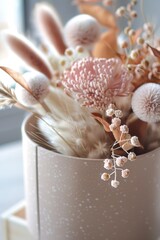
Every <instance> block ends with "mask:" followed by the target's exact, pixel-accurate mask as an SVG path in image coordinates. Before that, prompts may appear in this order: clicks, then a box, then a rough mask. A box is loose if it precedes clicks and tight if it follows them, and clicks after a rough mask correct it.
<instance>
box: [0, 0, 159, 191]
mask: <svg viewBox="0 0 160 240" xmlns="http://www.w3.org/2000/svg"><path fill="white" fill-rule="evenodd" d="M115 2H116V0H103V1H102V0H76V1H75V2H74V3H75V4H76V5H77V7H78V9H79V11H80V13H81V14H79V15H78V16H76V17H74V18H72V19H71V20H69V21H68V22H67V24H66V25H65V26H64V27H63V26H62V23H61V21H60V18H59V16H58V14H57V13H56V11H55V10H54V9H52V8H51V6H48V5H47V4H45V3H39V4H37V5H36V7H35V10H34V12H35V21H36V25H37V26H38V27H39V30H40V32H41V33H42V37H43V47H42V50H43V53H42V52H41V51H40V50H39V49H36V48H35V47H34V45H33V44H32V43H31V42H29V41H28V40H27V39H26V38H25V37H23V36H20V35H18V34H14V33H11V32H7V33H5V40H6V41H7V43H8V45H9V46H10V48H11V49H12V50H13V51H14V53H16V54H17V55H18V56H19V57H20V59H22V60H23V61H24V62H25V63H27V65H28V66H30V67H31V70H30V71H29V72H26V73H25V74H23V75H22V74H19V73H17V72H15V71H13V70H11V69H9V68H7V67H2V66H1V67H0V68H1V70H3V71H4V72H5V73H6V74H9V75H10V76H11V77H12V79H13V80H14V81H15V83H16V84H15V87H14V88H9V87H7V86H6V85H5V84H2V83H1V85H0V106H1V108H4V107H6V106H12V105H15V106H16V107H20V108H22V109H25V110H27V111H29V112H32V113H36V114H38V116H39V117H38V129H40V131H41V133H42V134H43V136H44V137H45V139H46V140H43V138H41V137H39V136H38V135H37V136H36V131H37V128H36V127H35V129H36V131H35V133H32V135H34V136H36V138H37V142H40V143H41V144H43V145H44V146H46V147H47V146H49V147H50V148H51V149H54V150H56V151H57V152H59V153H61V154H64V155H70V156H76V157H83V158H92V159H104V168H105V169H106V171H107V172H105V173H103V174H102V175H101V179H102V180H104V181H108V180H109V179H111V186H112V187H114V188H117V187H118V186H119V183H120V182H119V181H118V180H117V179H118V173H119V172H120V173H121V176H122V178H127V177H128V176H129V173H130V171H129V169H127V168H125V165H126V163H127V162H128V161H134V160H135V159H136V155H137V154H142V153H144V152H147V151H150V150H153V149H155V148H157V147H159V146H160V128H159V125H160V51H159V48H160V39H159V38H158V37H157V36H156V33H155V28H154V26H153V25H152V24H151V23H150V22H147V21H144V24H143V26H141V27H140V28H138V29H133V21H134V19H135V18H137V17H138V15H137V12H136V11H135V6H136V5H137V1H136V0H131V1H130V2H129V3H128V4H127V5H126V6H125V7H124V6H121V7H119V8H118V9H117V10H116V12H113V11H112V6H113V5H114V4H115ZM119 18H125V19H126V27H125V28H124V29H123V30H122V32H121V31H120V29H119V27H118V19H119ZM102 27H103V31H102ZM104 29H107V30H105V31H104ZM120 35H123V37H122V38H121V41H120V40H119V39H120ZM45 43H47V44H46V45H45ZM147 136H150V137H147Z"/></svg>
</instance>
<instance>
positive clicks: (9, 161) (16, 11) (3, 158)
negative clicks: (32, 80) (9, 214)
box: [0, 0, 160, 240]
mask: <svg viewBox="0 0 160 240" xmlns="http://www.w3.org/2000/svg"><path fill="white" fill-rule="evenodd" d="M36 2H42V1H36V0H1V1H0V3H1V6H0V64H1V65H6V66H10V67H13V68H14V69H18V68H19V63H18V62H17V63H16V62H15V61H13V60H12V57H11V56H10V53H9V52H8V51H7V49H6V48H4V45H3V42H2V34H1V33H2V30H3V29H6V28H12V29H14V30H15V31H18V32H24V31H25V34H26V35H27V36H29V37H30V38H31V37H34V38H35V39H36V40H37V36H38V34H37V33H35V27H33V25H34V18H33V15H32V9H33V5H34V4H35V3H36ZM48 2H50V3H52V4H54V6H55V7H56V9H57V10H58V12H59V13H60V15H61V17H62V21H63V22H64V23H65V22H66V21H67V20H68V19H69V18H71V17H72V16H74V15H76V13H77V11H76V8H75V7H74V6H73V5H71V2H72V0H48ZM117 2H118V5H121V4H124V5H126V4H127V3H128V0H121V1H119V0H117ZM144 5H145V7H144V15H145V16H146V18H147V21H151V22H152V23H154V24H155V26H157V32H160V31H159V30H160V28H159V27H158V25H159V26H160V15H159V9H160V0H153V1H151V0H144ZM138 14H139V16H140V18H138V20H137V21H136V22H135V25H139V24H140V22H142V21H143V20H142V19H143V17H142V14H141V12H139V13H138ZM123 24H124V22H123V21H122V22H120V25H123ZM0 77H1V74H0ZM1 78H2V77H1ZM23 118H24V113H23V112H22V111H20V110H17V109H7V110H3V111H0V214H1V213H2V212H4V211H5V210H7V209H8V208H9V207H11V206H12V205H14V204H16V203H17V202H18V201H20V200H21V199H23V198H24V190H23V163H22V146H21V142H20V138H21V131H20V128H21V123H22V120H23ZM0 239H2V233H1V231H0ZM2 240H3V239H2Z"/></svg>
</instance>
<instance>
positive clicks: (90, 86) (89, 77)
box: [63, 57, 133, 110]
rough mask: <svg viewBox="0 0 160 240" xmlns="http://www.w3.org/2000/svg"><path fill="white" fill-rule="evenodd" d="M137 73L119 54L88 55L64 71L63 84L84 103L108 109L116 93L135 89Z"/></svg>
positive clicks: (123, 93)
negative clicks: (131, 70) (96, 56)
mask: <svg viewBox="0 0 160 240" xmlns="http://www.w3.org/2000/svg"><path fill="white" fill-rule="evenodd" d="M132 78H133V76H132V74H131V73H130V72H129V71H128V69H127V68H126V66H125V65H123V64H122V62H121V61H120V60H119V59H117V58H111V59H105V58H91V57H89V58H84V59H81V60H79V61H76V62H75V63H74V64H73V65H72V66H71V68H70V69H68V70H66V71H65V72H64V79H63V84H64V86H65V87H66V89H67V91H70V92H71V93H73V94H75V97H76V99H77V100H80V101H81V103H82V105H84V106H88V107H94V108H97V109H100V110H102V109H106V108H107V106H108V105H109V104H110V103H111V102H112V101H113V98H114V97H115V96H124V95H128V94H129V93H130V92H131V80H132Z"/></svg>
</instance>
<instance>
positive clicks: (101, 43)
mask: <svg viewBox="0 0 160 240" xmlns="http://www.w3.org/2000/svg"><path fill="white" fill-rule="evenodd" d="M92 54H93V56H94V57H101V58H112V57H116V56H117V30H115V29H111V30H109V31H108V32H105V33H103V34H102V35H101V37H100V39H99V40H98V41H97V42H96V44H95V45H94V49H93V52H92Z"/></svg>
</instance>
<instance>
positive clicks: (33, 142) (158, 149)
mask: <svg viewBox="0 0 160 240" xmlns="http://www.w3.org/2000/svg"><path fill="white" fill-rule="evenodd" d="M35 116H36V114H29V115H28V116H27V117H26V118H25V119H24V121H23V123H22V128H21V129H22V135H24V136H25V137H26V138H27V139H28V140H29V141H30V142H31V143H32V144H34V145H35V147H38V148H40V149H44V150H45V151H49V152H52V153H54V155H57V156H60V155H63V154H61V153H58V152H56V151H54V150H52V149H49V148H47V147H44V146H41V145H40V144H38V143H37V142H36V141H34V139H32V138H31V137H30V136H29V134H28V133H27V131H26V128H27V126H28V124H29V122H30V121H31V120H32V119H35ZM159 151H160V147H158V148H155V149H154V150H151V151H149V152H146V153H144V154H141V155H137V160H138V159H140V158H141V157H143V158H144V157H145V156H147V157H148V155H153V154H155V153H157V152H159ZM63 156H64V157H65V158H66V159H67V158H68V159H77V160H83V161H104V159H92V158H80V157H75V156H68V155H63Z"/></svg>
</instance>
